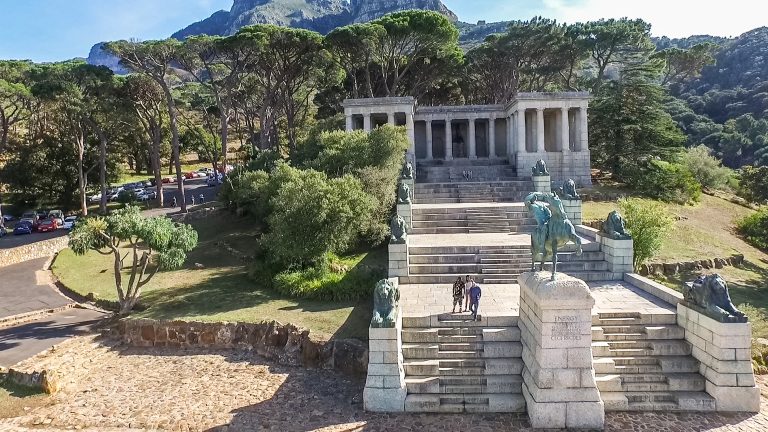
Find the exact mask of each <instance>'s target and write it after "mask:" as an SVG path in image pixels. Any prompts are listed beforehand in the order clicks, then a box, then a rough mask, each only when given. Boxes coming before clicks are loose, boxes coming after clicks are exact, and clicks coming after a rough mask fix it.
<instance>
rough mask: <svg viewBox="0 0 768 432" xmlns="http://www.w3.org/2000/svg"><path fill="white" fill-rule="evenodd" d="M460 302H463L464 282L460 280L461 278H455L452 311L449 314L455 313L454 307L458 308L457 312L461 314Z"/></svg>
mask: <svg viewBox="0 0 768 432" xmlns="http://www.w3.org/2000/svg"><path fill="white" fill-rule="evenodd" d="M462 300H464V281H463V280H461V276H457V277H456V282H454V283H453V309H452V310H451V313H456V305H458V306H459V312H461V304H462Z"/></svg>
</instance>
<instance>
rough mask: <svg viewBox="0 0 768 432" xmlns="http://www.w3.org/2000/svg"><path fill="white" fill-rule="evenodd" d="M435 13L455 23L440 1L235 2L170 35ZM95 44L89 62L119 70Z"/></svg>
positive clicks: (317, 27)
mask: <svg viewBox="0 0 768 432" xmlns="http://www.w3.org/2000/svg"><path fill="white" fill-rule="evenodd" d="M408 9H425V10H433V11H436V12H439V13H442V14H444V15H446V16H447V17H448V18H449V19H451V20H452V21H456V20H457V17H456V15H455V14H454V13H453V12H451V11H450V10H449V9H448V8H447V7H446V6H445V5H444V4H443V2H442V1H440V0H351V1H347V0H235V2H234V4H233V5H232V9H231V10H230V11H223V10H222V11H219V12H216V13H214V14H213V15H211V16H210V17H208V18H206V19H204V20H202V21H199V22H196V23H194V24H192V25H189V26H187V27H186V28H184V29H182V30H179V31H178V32H176V33H174V34H173V35H171V37H173V38H176V39H180V40H181V39H185V38H187V37H190V36H194V35H199V34H208V35H219V36H225V35H231V34H234V33H236V32H237V31H238V30H239V29H240V28H242V27H245V26H248V25H253V24H275V25H279V26H284V27H294V28H303V29H307V30H313V31H316V32H319V33H323V34H325V33H328V32H330V31H331V30H333V29H335V28H336V27H342V26H345V25H349V24H352V23H360V22H368V21H372V20H374V19H377V18H380V17H382V16H384V15H386V14H388V13H392V12H397V11H402V10H408ZM102 46H103V43H100V44H96V45H94V47H93V48H92V49H91V53H90V55H89V56H88V63H90V64H98V65H105V66H109V67H110V68H112V70H115V71H117V70H116V68H117V66H118V65H117V59H116V58H114V57H113V56H112V55H110V54H108V53H106V52H104V50H103V49H102Z"/></svg>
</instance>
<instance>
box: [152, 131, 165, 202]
mask: <svg viewBox="0 0 768 432" xmlns="http://www.w3.org/2000/svg"><path fill="white" fill-rule="evenodd" d="M150 130H151V131H152V149H151V151H150V161H151V162H152V175H153V176H154V177H155V187H156V188H157V202H158V204H159V205H160V208H162V207H163V204H164V200H163V173H162V172H161V170H162V167H161V166H160V146H161V145H162V141H163V135H162V134H163V132H162V128H161V127H160V125H158V124H157V122H155V121H154V120H152V121H151V123H150Z"/></svg>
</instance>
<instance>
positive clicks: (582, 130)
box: [576, 106, 589, 151]
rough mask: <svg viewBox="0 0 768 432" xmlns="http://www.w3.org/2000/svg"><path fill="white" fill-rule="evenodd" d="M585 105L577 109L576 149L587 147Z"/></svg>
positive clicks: (587, 134)
mask: <svg viewBox="0 0 768 432" xmlns="http://www.w3.org/2000/svg"><path fill="white" fill-rule="evenodd" d="M588 118H589V117H588V114H587V107H585V106H583V107H581V108H580V109H579V140H578V141H579V142H578V148H577V149H576V151H585V150H587V149H589V129H588V127H587V120H588Z"/></svg>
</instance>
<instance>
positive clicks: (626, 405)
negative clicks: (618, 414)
mask: <svg viewBox="0 0 768 432" xmlns="http://www.w3.org/2000/svg"><path fill="white" fill-rule="evenodd" d="M600 397H601V399H602V400H603V403H604V404H605V410H606V411H705V412H709V411H715V409H716V407H715V399H714V398H713V397H712V396H710V395H708V394H707V393H705V392H685V391H681V392H626V393H625V392H601V393H600Z"/></svg>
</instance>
